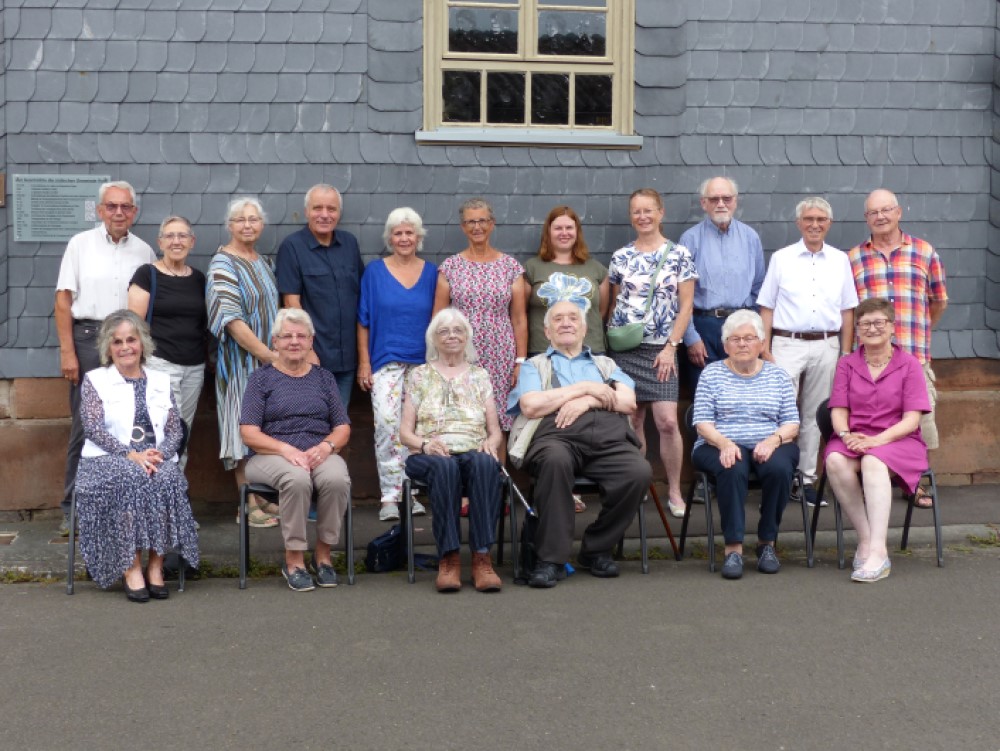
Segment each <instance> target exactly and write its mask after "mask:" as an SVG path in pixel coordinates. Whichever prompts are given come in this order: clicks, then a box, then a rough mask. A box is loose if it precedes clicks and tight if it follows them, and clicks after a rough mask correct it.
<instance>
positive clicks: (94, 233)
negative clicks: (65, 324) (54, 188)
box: [56, 224, 156, 321]
mask: <svg viewBox="0 0 1000 751" xmlns="http://www.w3.org/2000/svg"><path fill="white" fill-rule="evenodd" d="M154 261H156V254H155V253H153V249H152V248H150V247H149V245H148V244H147V243H146V242H145V241H144V240H142V239H140V238H139V237H137V236H136V235H133V234H132V233H131V232H129V233H128V234H127V235H126V236H125V237H124V238H122V241H121V242H120V243H117V244H115V243H114V242H112V240H111V236H110V235H109V234H108V231H107V229H106V228H105V226H104V225H103V224H101V225H100V226H98V227H95V228H94V229H88V230H85V231H83V232H80V233H79V234H76V235H74V236H73V237H71V238H70V241H69V242H68V243H67V244H66V252H65V253H64V254H63V259H62V265H61V266H60V267H59V280H58V281H57V282H56V290H57V291H58V290H63V289H64V290H68V291H70V292H72V293H73V304H72V306H71V308H70V310H71V311H72V313H73V318H74V319H75V320H78V319H80V318H92V319H94V320H95V321H100V320H103V319H104V318H106V317H107V316H108V314H109V313H113V312H114V311H116V310H121V309H122V308H127V307H128V283H129V282H130V281H131V280H132V275H133V274H134V273H135V270H136V269H137V268H139V267H140V266H142V265H143V264H144V263H153V262H154Z"/></svg>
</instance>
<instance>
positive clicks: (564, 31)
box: [538, 10, 607, 57]
mask: <svg viewBox="0 0 1000 751" xmlns="http://www.w3.org/2000/svg"><path fill="white" fill-rule="evenodd" d="M606 33H607V29H606V22H605V15H604V13H587V12H584V11H558V10H557V11H545V12H543V13H539V14H538V54H540V55H588V56H591V57H604V54H605V50H606V49H607V40H606Z"/></svg>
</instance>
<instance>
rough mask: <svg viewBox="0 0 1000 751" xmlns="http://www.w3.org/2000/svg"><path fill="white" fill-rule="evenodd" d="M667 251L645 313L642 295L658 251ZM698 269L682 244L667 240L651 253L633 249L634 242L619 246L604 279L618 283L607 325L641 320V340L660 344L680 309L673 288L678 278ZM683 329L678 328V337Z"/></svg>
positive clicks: (685, 278)
mask: <svg viewBox="0 0 1000 751" xmlns="http://www.w3.org/2000/svg"><path fill="white" fill-rule="evenodd" d="M664 253H666V254H667V260H666V261H664V263H663V267H662V268H661V269H660V273H659V274H658V275H657V277H656V289H655V292H654V297H653V305H652V307H651V308H650V310H649V315H648V316H645V311H646V298H647V297H648V295H649V288H650V282H651V278H652V276H653V272H654V271H655V270H656V265H657V264H658V263H659V262H660V258H661V257H662V255H663V254H664ZM697 278H698V272H697V270H696V269H695V266H694V261H693V260H692V259H691V251H689V250H688V249H687V248H685V247H684V246H683V245H674V244H673V243H671V242H670V241H669V240H668V241H667V242H666V243H665V244H664V245H663V246H662V247H661V248H660V249H659V250H656V251H654V252H652V253H643V252H642V251H639V250H636V249H635V243H629V244H628V245H626V246H625V247H624V248H619V249H618V250H616V251H615V252H614V255H612V256H611V264H610V265H609V266H608V280H609V281H610V282H611V284H614V285H617V286H618V297H617V299H616V300H615V309H614V313H613V314H612V315H611V323H610V326H611V327H615V326H624V325H626V324H629V323H639V322H640V321H643V320H645V324H646V326H645V335H644V336H643V339H642V340H643V342H645V343H647V344H663V343H664V342H666V341H667V339H668V338H669V337H670V330H671V328H673V323H674V319H675V318H676V317H677V313H678V312H679V311H680V297H679V295H678V294H677V289H678V287H679V286H680V284H681V282H686V281H688V280H689V279H697ZM682 333H683V332H680V331H678V332H677V335H676V337H675V338H677V339H679V338H680V335H681V334H682Z"/></svg>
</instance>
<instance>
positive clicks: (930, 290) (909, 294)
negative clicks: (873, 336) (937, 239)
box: [847, 232, 948, 363]
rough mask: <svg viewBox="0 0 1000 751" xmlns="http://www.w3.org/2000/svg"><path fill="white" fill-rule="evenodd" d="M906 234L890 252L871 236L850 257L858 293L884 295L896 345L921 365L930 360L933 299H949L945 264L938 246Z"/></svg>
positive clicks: (852, 249) (942, 300) (936, 300)
mask: <svg viewBox="0 0 1000 751" xmlns="http://www.w3.org/2000/svg"><path fill="white" fill-rule="evenodd" d="M902 234H903V239H902V243H901V244H900V246H899V247H898V248H896V249H895V250H893V251H892V252H890V253H889V254H888V256H887V255H886V254H885V253H883V252H882V251H880V250H878V249H876V248H875V246H874V245H873V244H872V241H871V238H870V237H869V238H868V240H866V241H865V242H863V243H862V244H861V245H858V246H857V247H855V248H851V249H850V250H849V251H848V253H847V257H848V258H849V259H850V261H851V270H852V271H853V272H854V284H855V286H856V287H857V290H858V297H859V298H861V299H862V300H864V299H866V298H868V297H884V298H885V299H887V300H890V301H891V302H892V304H893V308H894V309H895V313H896V325H895V328H896V338H895V341H896V343H897V344H898V345H899V346H901V347H902V348H903V349H904V350H905V351H906V352H909V353H910V354H911V355H914V356H915V357H916V358H917V359H918V360H919V361H920V362H921V363H928V362H930V361H931V310H930V304H931V303H932V302H944V301H945V300H947V299H948V290H947V288H946V287H945V279H944V265H943V264H942V263H941V259H940V258H939V257H938V254H937V252H935V250H934V248H933V246H931V244H930V243H929V242H927V241H926V240H921V239H920V238H919V237H912V236H911V235H908V234H906V233H905V232H904V233H902Z"/></svg>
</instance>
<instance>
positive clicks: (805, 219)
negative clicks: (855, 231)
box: [799, 216, 830, 225]
mask: <svg viewBox="0 0 1000 751" xmlns="http://www.w3.org/2000/svg"><path fill="white" fill-rule="evenodd" d="M799 221H800V222H802V223H803V224H819V225H824V224H829V223H830V217H828V216H800V217H799Z"/></svg>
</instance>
